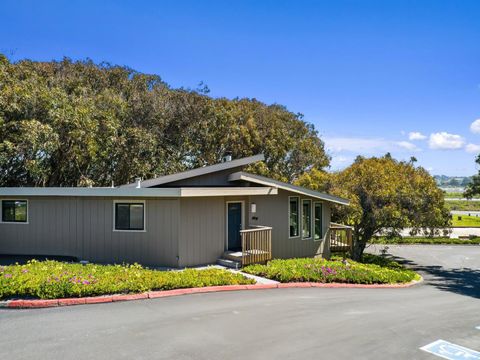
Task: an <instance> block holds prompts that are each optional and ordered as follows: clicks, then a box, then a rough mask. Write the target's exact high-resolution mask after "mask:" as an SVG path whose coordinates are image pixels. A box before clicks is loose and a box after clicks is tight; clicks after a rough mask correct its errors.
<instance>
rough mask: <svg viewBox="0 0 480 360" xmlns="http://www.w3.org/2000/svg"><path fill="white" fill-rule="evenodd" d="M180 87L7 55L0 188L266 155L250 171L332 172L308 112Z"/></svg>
mask: <svg viewBox="0 0 480 360" xmlns="http://www.w3.org/2000/svg"><path fill="white" fill-rule="evenodd" d="M207 92H208V91H207V89H206V88H205V87H204V88H202V89H197V90H187V89H173V88H172V87H170V86H169V85H168V84H166V83H165V82H163V81H162V80H161V78H160V77H159V76H157V75H149V74H143V73H140V72H137V71H134V70H132V69H129V68H127V67H122V66H114V65H110V64H106V63H102V64H95V63H93V62H92V61H89V60H87V61H72V60H69V59H63V60H62V61H59V62H57V61H51V62H35V61H29V60H23V61H19V62H11V61H10V60H9V59H8V58H7V57H6V56H3V55H1V54H0V186H89V185H93V186H109V185H111V183H112V182H114V183H115V184H124V183H128V182H130V181H132V179H133V178H135V177H137V176H139V177H142V178H151V177H153V176H155V175H157V176H159V175H166V174H170V173H175V172H178V171H182V170H187V169H191V168H195V167H200V166H204V165H209V164H214V163H218V162H219V161H220V160H221V159H222V157H223V156H224V154H225V153H227V152H230V153H231V154H232V156H233V158H239V157H244V156H249V155H253V154H257V153H264V154H265V156H266V160H265V162H264V163H260V164H257V165H256V166H255V167H254V168H252V169H250V170H251V171H255V172H257V173H260V174H263V175H267V176H272V177H275V178H277V179H280V180H284V181H292V180H294V179H295V178H297V177H298V176H299V175H300V174H302V173H303V172H304V171H305V170H307V169H310V168H316V169H323V168H325V167H326V166H328V165H329V160H330V159H329V157H328V155H327V154H326V152H325V149H324V143H323V142H322V140H321V139H320V138H319V137H318V134H317V131H316V130H315V128H314V126H313V125H312V124H309V123H307V122H305V121H304V120H303V118H302V115H301V114H296V113H292V112H290V111H288V110H287V109H286V108H285V107H284V106H281V105H266V104H264V103H262V102H260V101H257V100H255V99H233V100H230V99H226V98H212V97H209V96H208V95H207Z"/></svg>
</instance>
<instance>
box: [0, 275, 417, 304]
mask: <svg viewBox="0 0 480 360" xmlns="http://www.w3.org/2000/svg"><path fill="white" fill-rule="evenodd" d="M421 281H423V279H422V280H420V281H412V282H410V283H407V284H343V283H315V282H313V283H311V282H303V283H302V282H295V283H278V284H257V285H224V286H206V287H200V288H189V289H174V290H160V291H149V292H146V293H141V294H118V295H108V296H92V297H83V298H66V299H53V300H41V299H40V300H10V301H7V304H6V307H9V308H16V309H21V308H24V309H25V308H46V307H54V306H69V305H83V304H101V303H109V302H118V301H131V300H142V299H156V298H162V297H170V296H178V295H187V294H201V293H209V292H221V291H240V290H265V289H293V288H297V289H298V288H312V287H313V288H326V289H328V288H357V289H359V288H362V289H399V288H408V287H411V286H413V285H416V284H418V283H419V282H421Z"/></svg>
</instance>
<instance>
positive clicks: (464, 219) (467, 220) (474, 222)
mask: <svg viewBox="0 0 480 360" xmlns="http://www.w3.org/2000/svg"><path fill="white" fill-rule="evenodd" d="M452 226H453V227H480V217H477V216H468V215H452Z"/></svg>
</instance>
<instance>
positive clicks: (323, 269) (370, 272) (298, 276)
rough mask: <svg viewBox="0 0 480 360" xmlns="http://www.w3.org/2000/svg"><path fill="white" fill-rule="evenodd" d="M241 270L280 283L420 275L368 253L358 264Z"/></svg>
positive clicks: (276, 264) (275, 264)
mask: <svg viewBox="0 0 480 360" xmlns="http://www.w3.org/2000/svg"><path fill="white" fill-rule="evenodd" d="M242 271H244V272H246V273H249V274H253V275H258V276H263V277H266V278H268V279H272V280H276V281H280V282H321V283H333V282H337V283H351V284H395V283H407V282H410V281H412V280H419V279H420V275H418V274H417V273H415V272H414V271H412V270H408V269H406V268H404V267H403V266H402V265H400V264H398V263H397V262H395V261H393V260H390V259H388V258H385V257H382V256H376V255H370V254H364V256H363V261H362V262H361V263H360V262H355V261H353V260H350V259H348V260H346V261H343V259H342V258H340V257H332V259H331V260H325V259H312V258H301V259H287V260H280V259H277V260H272V261H270V262H269V263H268V264H267V265H250V266H247V267H245V268H244V269H243V270H242Z"/></svg>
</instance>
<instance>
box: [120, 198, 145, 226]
mask: <svg viewBox="0 0 480 360" xmlns="http://www.w3.org/2000/svg"><path fill="white" fill-rule="evenodd" d="M118 203H120V204H132V203H134V204H143V230H125V229H115V215H116V214H115V211H116V206H115V204H118ZM112 212H113V223H112V225H113V226H112V228H113V229H112V230H113V232H127V233H134V232H140V233H142V232H147V203H146V201H145V200H130V199H129V200H113V211H112Z"/></svg>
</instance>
